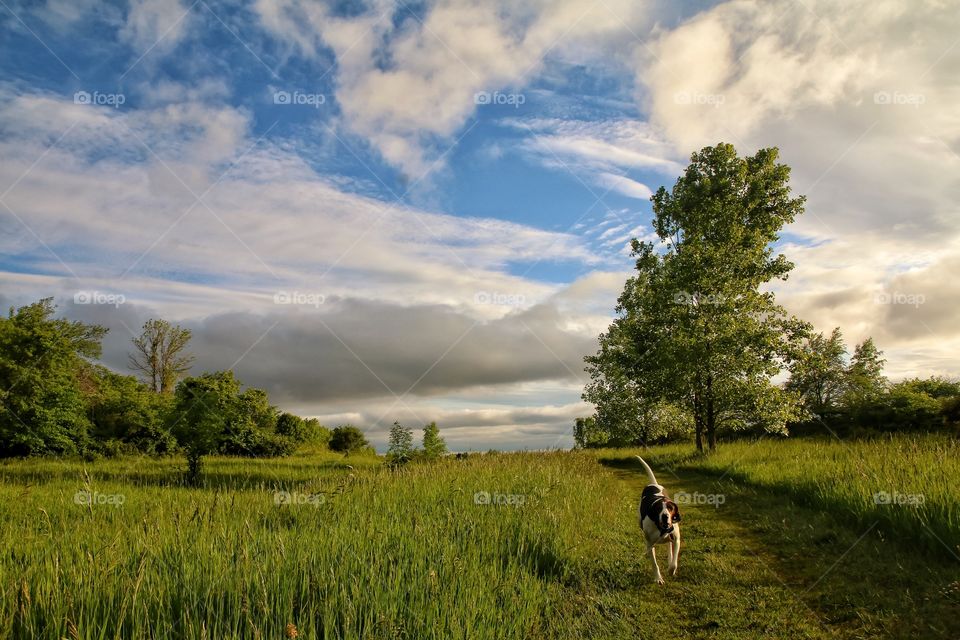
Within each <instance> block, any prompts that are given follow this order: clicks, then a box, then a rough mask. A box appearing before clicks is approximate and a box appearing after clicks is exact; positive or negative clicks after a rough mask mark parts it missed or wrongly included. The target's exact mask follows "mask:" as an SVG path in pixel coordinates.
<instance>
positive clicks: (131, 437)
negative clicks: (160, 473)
mask: <svg viewBox="0 0 960 640" xmlns="http://www.w3.org/2000/svg"><path fill="white" fill-rule="evenodd" d="M82 385H83V386H84V387H85V395H86V400H87V407H88V408H87V414H88V416H89V417H90V422H91V423H92V428H91V431H90V434H91V436H92V437H93V439H94V440H95V441H96V443H102V442H113V443H115V445H113V446H114V450H113V451H110V452H108V453H114V452H123V451H127V452H139V453H146V454H151V455H155V454H167V453H171V452H173V451H175V450H176V449H177V442H176V439H175V438H174V437H173V435H172V434H171V433H170V430H169V425H168V424H167V414H168V413H169V411H170V409H171V407H172V405H173V400H172V398H171V397H170V396H168V395H165V394H158V393H154V392H153V391H151V390H150V389H149V388H148V387H147V386H146V385H145V384H143V383H142V382H140V381H139V380H137V379H136V378H134V377H133V376H124V375H120V374H117V373H114V372H112V371H110V370H108V369H107V368H106V367H102V366H100V365H95V366H91V367H88V368H87V369H86V370H85V371H84V375H83V377H82ZM96 446H100V445H99V444H97V445H96Z"/></svg>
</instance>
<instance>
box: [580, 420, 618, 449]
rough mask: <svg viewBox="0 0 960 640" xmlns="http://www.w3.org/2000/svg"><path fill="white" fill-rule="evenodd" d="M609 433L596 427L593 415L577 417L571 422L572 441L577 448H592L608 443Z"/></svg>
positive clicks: (604, 445)
mask: <svg viewBox="0 0 960 640" xmlns="http://www.w3.org/2000/svg"><path fill="white" fill-rule="evenodd" d="M609 441H610V434H608V433H607V432H606V431H604V430H603V429H600V428H598V427H597V419H596V417H594V416H589V417H586V418H582V417H581V418H577V419H576V420H574V422H573V442H574V446H575V447H576V448H578V449H594V448H597V447H606V446H611V445H609V444H608V443H609Z"/></svg>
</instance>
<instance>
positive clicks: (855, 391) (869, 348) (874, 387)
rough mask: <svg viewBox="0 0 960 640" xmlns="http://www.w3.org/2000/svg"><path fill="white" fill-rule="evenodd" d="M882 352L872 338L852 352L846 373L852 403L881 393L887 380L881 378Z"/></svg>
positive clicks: (883, 361)
mask: <svg viewBox="0 0 960 640" xmlns="http://www.w3.org/2000/svg"><path fill="white" fill-rule="evenodd" d="M885 362H886V360H884V359H883V352H882V351H880V350H879V349H877V345H875V344H874V343H873V338H867V339H866V340H864V341H863V342H861V343H860V344H858V345H857V346H856V348H855V349H854V350H853V357H852V358H851V359H850V366H849V367H847V371H846V379H847V380H846V382H847V391H848V393H849V394H850V396H851V400H852V401H854V402H857V401H863V400H866V399H870V398H875V397H876V396H878V395H880V394H881V393H883V391H884V389H886V386H887V380H886V378H884V377H883V365H884V363H885Z"/></svg>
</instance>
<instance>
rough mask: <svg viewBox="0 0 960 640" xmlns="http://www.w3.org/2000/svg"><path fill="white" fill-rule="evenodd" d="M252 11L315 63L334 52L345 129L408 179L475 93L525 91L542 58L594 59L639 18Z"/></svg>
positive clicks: (441, 8)
mask: <svg viewBox="0 0 960 640" xmlns="http://www.w3.org/2000/svg"><path fill="white" fill-rule="evenodd" d="M256 8H257V11H258V14H259V15H260V19H261V22H262V24H263V25H264V26H265V27H266V28H267V29H268V30H270V31H271V32H272V33H274V34H275V35H276V36H277V37H278V38H279V39H280V40H281V41H284V42H287V43H289V45H290V46H291V47H292V48H293V49H295V50H297V51H299V52H301V53H304V54H306V55H308V56H311V57H318V56H319V54H320V53H321V51H324V48H325V47H329V48H330V49H332V51H333V52H334V54H335V56H336V67H337V69H336V76H335V77H336V85H337V89H336V98H337V101H338V102H339V104H340V106H341V108H342V110H343V113H344V116H345V122H346V124H347V126H348V127H349V128H350V129H351V130H352V131H354V132H355V133H357V134H359V135H361V136H363V137H365V138H366V139H368V140H369V141H370V142H371V143H372V144H373V145H374V146H375V147H376V148H377V149H378V150H379V151H380V153H381V154H382V155H383V157H384V158H385V159H386V160H387V162H389V163H391V164H394V165H396V166H398V167H400V168H401V169H402V170H403V171H404V172H405V173H406V174H407V175H408V176H412V177H414V178H417V177H420V176H421V175H423V174H424V172H426V171H427V169H428V168H429V167H430V166H431V164H432V162H433V161H434V160H436V159H437V158H438V157H439V156H440V154H442V152H443V151H445V150H446V148H447V147H448V146H449V144H450V143H451V142H452V141H453V139H454V137H455V134H456V133H457V132H458V131H459V130H460V128H461V127H462V126H463V125H464V123H465V122H466V120H467V118H468V117H469V116H470V114H472V113H473V112H474V110H475V109H476V108H477V104H476V103H475V100H474V96H475V94H477V93H478V92H481V91H487V92H493V91H496V90H500V89H504V88H509V87H522V86H523V85H524V84H525V83H526V82H527V81H528V80H529V78H530V77H532V76H533V75H534V74H535V73H536V72H537V71H539V69H540V68H541V66H542V64H543V57H544V56H545V55H546V54H548V53H550V54H551V55H562V53H563V52H566V53H567V54H569V55H574V56H576V57H578V58H581V59H582V58H583V57H589V56H595V55H597V54H598V50H599V49H601V48H602V47H601V46H600V45H598V43H600V42H602V43H604V45H606V44H610V43H611V42H614V41H622V40H624V39H625V38H628V37H629V34H628V33H627V32H626V31H625V30H624V24H629V23H634V24H636V23H637V22H638V20H640V19H641V15H640V11H641V10H640V9H639V8H638V7H637V6H636V5H635V4H634V3H629V2H626V1H624V0H612V1H610V2H607V3H599V4H595V5H588V6H584V5H583V4H582V3H579V2H576V1H574V0H566V1H564V2H560V3H557V2H536V3H530V4H524V5H515V4H513V3H499V2H491V3H476V2H470V1H465V0H440V1H438V2H435V3H433V4H432V5H430V6H428V7H427V10H426V12H425V15H424V16H423V17H422V18H417V17H414V16H413V15H409V11H407V10H399V11H398V9H397V7H395V6H394V5H392V4H391V3H388V2H377V3H373V5H372V6H371V7H370V8H369V9H368V10H367V11H366V12H364V13H363V14H361V15H359V16H352V17H349V18H344V17H338V16H336V15H333V14H332V13H331V12H329V11H328V10H327V9H326V8H323V7H320V6H318V5H315V4H308V3H306V2H301V1H300V0H279V1H271V0H259V1H258V2H257V4H256ZM395 13H396V16H395ZM395 17H399V18H401V21H400V24H399V26H397V27H394V25H393V21H392V20H393V19H394V18H395Z"/></svg>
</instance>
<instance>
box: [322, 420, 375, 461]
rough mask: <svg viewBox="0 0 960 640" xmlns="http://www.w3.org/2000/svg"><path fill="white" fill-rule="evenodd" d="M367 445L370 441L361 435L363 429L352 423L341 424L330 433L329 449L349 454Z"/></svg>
mask: <svg viewBox="0 0 960 640" xmlns="http://www.w3.org/2000/svg"><path fill="white" fill-rule="evenodd" d="M369 446H370V443H369V442H368V441H367V438H366V436H364V435H363V431H361V430H360V429H358V428H357V427H355V426H353V425H352V424H345V425H341V426H339V427H337V428H336V429H334V430H333V433H332V434H331V435H330V449H331V450H332V451H339V452H341V453H348V454H349V453H354V452H358V451H359V450H361V449H363V448H365V447H369Z"/></svg>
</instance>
